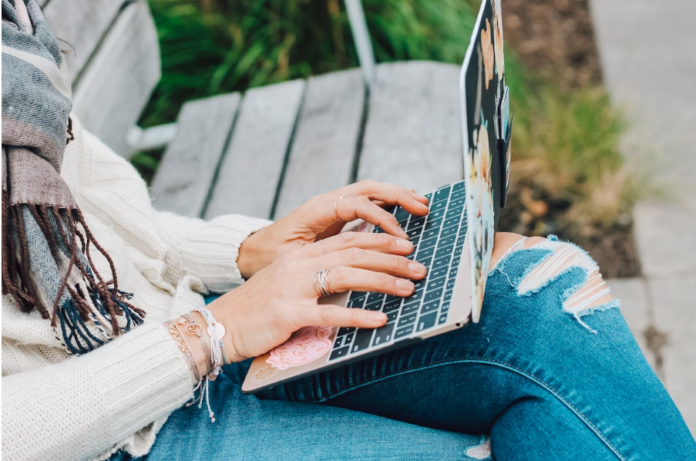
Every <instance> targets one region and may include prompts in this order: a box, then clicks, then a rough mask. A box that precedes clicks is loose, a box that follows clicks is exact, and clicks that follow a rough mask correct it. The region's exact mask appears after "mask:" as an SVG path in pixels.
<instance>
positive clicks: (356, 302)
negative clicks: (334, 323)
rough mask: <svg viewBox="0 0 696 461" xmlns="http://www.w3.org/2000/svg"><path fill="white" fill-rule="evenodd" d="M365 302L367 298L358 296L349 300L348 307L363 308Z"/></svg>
mask: <svg viewBox="0 0 696 461" xmlns="http://www.w3.org/2000/svg"><path fill="white" fill-rule="evenodd" d="M364 303H365V298H364V297H362V298H358V299H353V300H352V301H349V302H348V307H350V308H351V309H362V307H363V304H364Z"/></svg>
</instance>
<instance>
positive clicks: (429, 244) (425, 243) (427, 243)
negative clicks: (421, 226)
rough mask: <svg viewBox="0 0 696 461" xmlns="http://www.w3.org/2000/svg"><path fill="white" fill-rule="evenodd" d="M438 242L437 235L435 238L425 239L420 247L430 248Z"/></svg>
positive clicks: (422, 248) (420, 248)
mask: <svg viewBox="0 0 696 461" xmlns="http://www.w3.org/2000/svg"><path fill="white" fill-rule="evenodd" d="M436 243H437V237H433V238H431V239H428V240H423V242H422V243H421V245H420V247H418V249H419V250H425V249H426V248H430V247H432V246H435V244H436Z"/></svg>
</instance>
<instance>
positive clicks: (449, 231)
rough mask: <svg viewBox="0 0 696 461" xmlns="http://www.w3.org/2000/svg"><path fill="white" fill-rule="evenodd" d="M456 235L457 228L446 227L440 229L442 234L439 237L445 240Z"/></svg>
mask: <svg viewBox="0 0 696 461" xmlns="http://www.w3.org/2000/svg"><path fill="white" fill-rule="evenodd" d="M456 233H457V226H451V227H448V228H447V229H442V234H441V235H440V238H445V237H449V236H453V237H454V235H455V234H456Z"/></svg>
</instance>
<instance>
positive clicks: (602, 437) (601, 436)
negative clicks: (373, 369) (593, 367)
mask: <svg viewBox="0 0 696 461" xmlns="http://www.w3.org/2000/svg"><path fill="white" fill-rule="evenodd" d="M459 363H479V364H484V365H492V366H499V367H501V368H506V369H509V370H511V371H513V372H517V373H518V374H520V375H522V376H523V377H526V378H527V379H529V380H531V381H532V382H534V383H536V384H538V385H539V386H541V387H542V388H544V389H545V390H546V391H548V392H549V393H550V394H551V395H553V396H554V397H556V398H557V399H558V400H560V401H561V402H562V403H563V404H564V405H565V406H566V407H568V408H569V409H570V410H571V411H572V412H573V413H574V414H575V415H576V416H577V417H578V418H579V419H580V420H581V421H582V422H584V423H585V424H586V425H587V426H589V427H590V429H591V430H592V431H593V432H594V433H595V435H596V436H597V437H598V438H599V439H600V440H601V441H602V442H604V444H605V445H607V446H608V448H609V449H610V450H611V451H612V452H613V453H614V455H616V456H617V457H618V458H619V459H620V460H622V461H626V458H624V457H623V456H622V455H621V453H620V452H619V449H618V448H616V447H615V446H614V445H613V444H612V443H611V442H610V441H609V440H608V439H607V438H606V436H605V435H604V434H603V433H602V431H601V430H599V428H597V427H596V426H595V425H594V424H592V422H591V421H590V420H589V418H587V416H585V415H584V414H583V413H582V411H580V410H579V409H577V408H576V407H575V406H574V405H573V404H572V403H570V402H569V401H567V400H566V399H565V398H563V396H561V395H560V393H559V392H558V391H557V390H555V389H553V388H552V387H551V386H550V385H549V384H547V383H546V382H545V381H544V380H542V379H540V378H537V377H536V376H534V375H532V374H531V373H528V372H526V371H524V370H521V369H519V368H517V367H515V366H514V365H510V364H509V363H505V362H499V361H497V360H473V359H464V360H447V361H442V362H437V363H433V364H430V365H427V366H422V367H416V368H412V369H408V370H404V371H399V372H396V373H392V374H389V375H387V376H382V377H381V378H378V379H375V380H370V381H369V382H366V383H362V384H359V385H357V386H353V387H350V388H348V389H344V390H343V391H341V392H338V393H336V394H334V395H332V396H330V397H326V398H323V399H319V400H313V401H312V400H310V401H309V402H307V403H324V402H327V401H328V400H331V399H333V398H336V397H339V396H341V395H343V394H346V393H348V392H351V391H354V390H357V389H360V388H362V387H365V386H369V385H371V384H376V383H379V382H381V381H384V380H387V379H389V378H394V377H397V376H400V375H405V374H408V373H413V372H416V371H421V370H427V369H429V368H435V367H439V366H443V365H456V364H459Z"/></svg>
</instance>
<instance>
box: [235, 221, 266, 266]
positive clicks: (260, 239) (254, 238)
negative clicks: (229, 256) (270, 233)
mask: <svg viewBox="0 0 696 461" xmlns="http://www.w3.org/2000/svg"><path fill="white" fill-rule="evenodd" d="M266 229H268V228H264V229H261V230H260V231H258V232H255V233H253V234H251V235H250V236H249V237H247V239H246V240H244V242H242V245H241V246H240V247H239V255H238V256H237V268H238V269H239V272H240V273H241V274H242V277H244V278H245V279H249V278H250V277H251V276H253V275H254V274H255V273H257V272H258V271H259V270H261V269H263V268H264V267H265V266H266V265H268V264H270V262H272V261H273V256H272V255H270V254H268V253H270V252H269V249H268V247H269V245H264V241H265V240H267V239H266V238H265V234H266V233H267V232H265V231H266ZM266 260H269V262H268V263H264V261H266Z"/></svg>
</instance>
